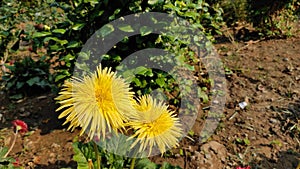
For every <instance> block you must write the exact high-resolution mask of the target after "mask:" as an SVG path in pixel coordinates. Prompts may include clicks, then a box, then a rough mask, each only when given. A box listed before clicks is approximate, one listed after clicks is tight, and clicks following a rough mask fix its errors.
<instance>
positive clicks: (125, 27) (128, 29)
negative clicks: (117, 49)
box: [118, 24, 134, 32]
mask: <svg viewBox="0 0 300 169" xmlns="http://www.w3.org/2000/svg"><path fill="white" fill-rule="evenodd" d="M118 28H119V29H120V30H121V31H123V32H134V30H133V28H132V27H131V25H125V24H121V25H120V26H119V27H118Z"/></svg>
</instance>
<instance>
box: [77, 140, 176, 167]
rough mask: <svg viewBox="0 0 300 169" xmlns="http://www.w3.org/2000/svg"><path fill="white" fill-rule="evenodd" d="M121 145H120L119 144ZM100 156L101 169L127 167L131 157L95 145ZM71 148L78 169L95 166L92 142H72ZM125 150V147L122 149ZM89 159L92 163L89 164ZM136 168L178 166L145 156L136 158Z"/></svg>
mask: <svg viewBox="0 0 300 169" xmlns="http://www.w3.org/2000/svg"><path fill="white" fill-rule="evenodd" d="M119 146H122V145H119ZM97 148H98V150H99V152H100V153H99V154H100V158H101V168H103V169H108V168H110V169H121V168H129V167H130V164H131V161H132V159H131V158H128V157H122V156H118V155H115V154H113V153H110V152H106V151H105V150H104V149H102V148H101V147H97ZM73 149H74V153H75V155H74V156H73V160H74V161H76V162H77V165H78V167H77V168H78V169H89V166H91V165H93V166H95V167H96V166H97V164H96V153H95V152H94V147H93V143H92V142H89V143H81V142H74V143H73ZM124 151H126V149H125V150H124ZM89 161H91V162H92V163H93V164H91V162H89ZM96 168H97V167H96ZM135 168H136V169H180V167H178V166H172V165H171V164H169V163H163V165H159V164H155V163H153V162H151V161H150V160H149V159H147V158H140V159H136V162H135Z"/></svg>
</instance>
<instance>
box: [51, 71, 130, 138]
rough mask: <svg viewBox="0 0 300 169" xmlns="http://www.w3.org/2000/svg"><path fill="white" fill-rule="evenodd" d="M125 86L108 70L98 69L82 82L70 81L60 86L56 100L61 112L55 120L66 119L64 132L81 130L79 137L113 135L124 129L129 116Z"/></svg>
mask: <svg viewBox="0 0 300 169" xmlns="http://www.w3.org/2000/svg"><path fill="white" fill-rule="evenodd" d="M129 90H130V88H129V84H127V83H126V82H125V81H124V80H123V79H121V78H119V77H116V73H114V72H112V71H111V69H110V68H104V69H101V66H100V67H98V68H97V71H96V72H95V73H94V74H92V75H91V76H85V77H83V79H78V78H73V79H72V81H71V82H66V83H65V84H64V85H63V89H62V91H61V92H60V93H59V94H60V96H58V97H57V98H56V100H58V102H59V103H60V104H61V106H60V107H59V108H58V109H57V110H56V111H60V110H64V111H63V112H62V113H61V114H60V115H59V118H63V117H66V121H65V123H64V124H66V123H68V122H70V126H69V128H68V129H72V130H73V129H74V128H75V127H78V126H80V127H82V130H81V134H83V133H84V132H87V133H88V136H89V137H90V138H93V137H94V136H95V135H97V136H99V137H101V136H103V138H104V137H105V133H106V132H107V130H108V131H109V132H111V129H113V130H114V131H115V132H117V131H118V130H119V129H120V128H123V127H124V122H125V121H127V119H128V118H127V114H128V112H132V111H131V110H132V107H131V98H132V95H133V93H132V92H130V91H129Z"/></svg>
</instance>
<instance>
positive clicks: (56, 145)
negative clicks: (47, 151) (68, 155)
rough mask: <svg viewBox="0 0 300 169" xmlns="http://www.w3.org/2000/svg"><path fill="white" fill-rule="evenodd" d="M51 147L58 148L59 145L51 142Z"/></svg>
mask: <svg viewBox="0 0 300 169" xmlns="http://www.w3.org/2000/svg"><path fill="white" fill-rule="evenodd" d="M51 148H54V149H58V148H60V145H59V144H56V143H52V144H51Z"/></svg>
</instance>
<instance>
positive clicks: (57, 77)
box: [54, 75, 67, 82]
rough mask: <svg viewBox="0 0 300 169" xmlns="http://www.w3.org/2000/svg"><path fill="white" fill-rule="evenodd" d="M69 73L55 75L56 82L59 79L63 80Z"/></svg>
mask: <svg viewBox="0 0 300 169" xmlns="http://www.w3.org/2000/svg"><path fill="white" fill-rule="evenodd" d="M66 76H67V75H57V76H56V77H55V80H54V81H55V82H58V81H59V80H61V79H63V78H65V77H66Z"/></svg>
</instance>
